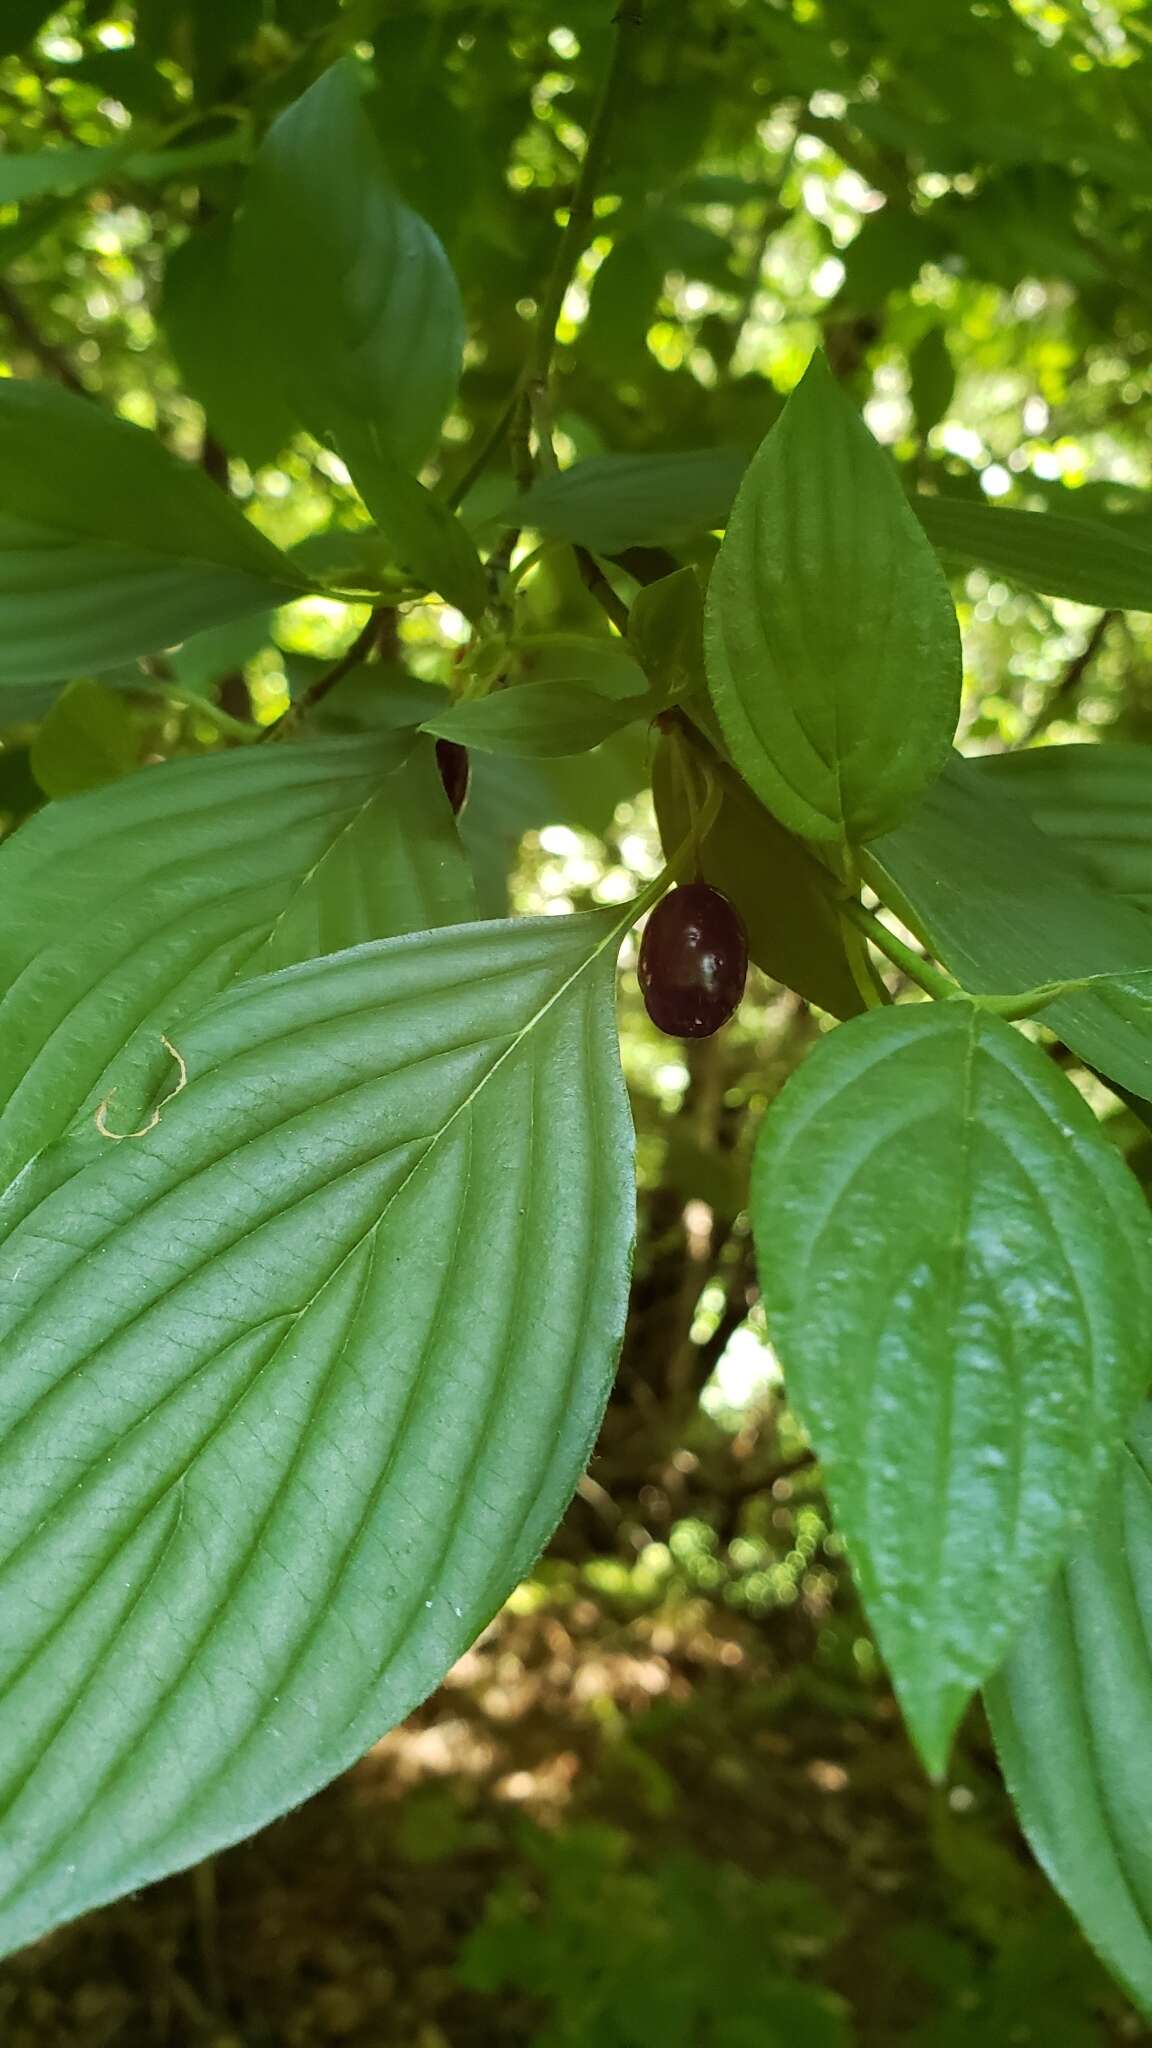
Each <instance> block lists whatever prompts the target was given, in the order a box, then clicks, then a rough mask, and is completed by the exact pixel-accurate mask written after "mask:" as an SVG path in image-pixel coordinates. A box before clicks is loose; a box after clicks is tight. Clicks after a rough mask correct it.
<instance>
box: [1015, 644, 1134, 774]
mask: <svg viewBox="0 0 1152 2048" xmlns="http://www.w3.org/2000/svg"><path fill="white" fill-rule="evenodd" d="M1119 617H1120V614H1119V612H1116V611H1109V612H1101V613H1100V616H1099V618H1098V619H1097V620H1096V623H1095V625H1094V626H1093V628H1092V631H1091V632H1090V633H1089V635H1088V638H1087V640H1086V641H1085V642H1084V645H1083V647H1082V648H1081V649H1080V652H1079V654H1077V655H1074V656H1073V658H1072V660H1071V661H1070V662H1069V663H1068V666H1067V668H1066V669H1065V670H1064V673H1063V675H1062V676H1061V677H1060V679H1059V681H1058V682H1057V683H1056V684H1055V686H1054V687H1053V689H1051V690H1050V691H1049V693H1048V695H1047V697H1046V698H1045V699H1044V702H1043V704H1042V705H1041V706H1040V709H1039V711H1038V712H1037V713H1036V716H1035V718H1033V719H1032V721H1031V723H1030V724H1029V725H1027V726H1026V727H1025V728H1024V731H1023V732H1022V733H1021V735H1020V738H1019V740H1018V741H1017V745H1018V746H1027V745H1028V743H1029V741H1031V740H1034V739H1036V738H1037V736H1038V735H1039V734H1040V733H1042V732H1046V731H1047V729H1048V727H1049V726H1050V725H1052V724H1053V723H1054V721H1055V720H1056V719H1057V718H1059V716H1060V714H1061V712H1062V711H1070V710H1071V708H1072V704H1073V701H1074V700H1075V697H1076V694H1077V691H1078V690H1079V688H1080V685H1081V683H1082V682H1083V681H1084V678H1085V676H1086V675H1087V673H1088V670H1089V669H1090V668H1091V666H1092V663H1093V662H1094V661H1095V659H1096V656H1097V655H1098V654H1099V652H1100V649H1101V647H1102V646H1103V644H1104V639H1105V636H1106V634H1107V632H1108V628H1109V626H1110V625H1111V624H1112V622H1113V620H1114V619H1118V618H1119Z"/></svg>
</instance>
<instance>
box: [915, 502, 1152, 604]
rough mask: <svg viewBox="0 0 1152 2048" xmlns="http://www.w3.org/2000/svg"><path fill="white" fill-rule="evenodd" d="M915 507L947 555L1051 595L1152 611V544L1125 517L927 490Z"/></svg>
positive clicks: (922, 522) (934, 544) (935, 543)
mask: <svg viewBox="0 0 1152 2048" xmlns="http://www.w3.org/2000/svg"><path fill="white" fill-rule="evenodd" d="M912 506H913V510H914V511H915V513H916V517H917V518H918V519H919V521H920V524H921V526H922V527H923V528H924V531H925V533H926V534H927V535H928V538H929V540H930V541H931V542H932V545H933V547H934V548H936V549H937V550H938V551H939V553H940V554H942V555H944V556H946V557H947V556H951V557H952V558H954V559H955V560H956V561H958V562H972V563H976V564H977V565H978V566H979V567H980V568H982V569H991V570H992V571H993V573H994V574H995V575H997V576H1006V577H1007V578H1008V580H1009V581H1010V582H1012V583H1021V584H1023V585H1024V587H1025V588H1026V589H1028V590H1039V591H1042V592H1043V593H1044V595H1045V596H1046V597H1068V598H1073V599H1075V600H1076V601H1077V602H1078V603H1079V604H1093V605H1100V606H1102V607H1103V608H1105V609H1109V610H1110V609H1116V610H1128V611H1145V612H1146V611H1152V546H1149V545H1148V544H1147V543H1146V542H1145V541H1142V540H1140V539H1139V538H1137V537H1135V536H1134V535H1133V534H1132V533H1131V532H1128V531H1126V530H1125V527H1124V523H1123V522H1122V521H1121V520H1112V521H1108V520H1104V519H1069V518H1066V517H1065V515H1064V514H1063V513H1062V512H1018V511H1015V510H1013V509H1012V508H1011V507H1010V506H1007V505H999V506H997V505H979V504H973V503H972V502H971V501H970V500H969V499H967V498H963V499H962V498H929V497H927V496H925V495H923V494H921V495H920V496H918V497H915V498H913V499H912Z"/></svg>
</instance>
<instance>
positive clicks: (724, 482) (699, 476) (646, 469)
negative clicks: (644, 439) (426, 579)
mask: <svg viewBox="0 0 1152 2048" xmlns="http://www.w3.org/2000/svg"><path fill="white" fill-rule="evenodd" d="M746 464H747V457H746V456H745V455H743V454H742V453H741V451H740V450H739V449H737V448H694V449H690V450H689V451H688V452H687V453H686V454H682V455H592V456H590V457H589V458H588V460H587V461H586V462H577V463H574V464H573V466H572V468H571V469H562V470H559V471H558V472H557V473H556V474H555V475H554V476H546V477H543V478H541V480H540V481H539V483H535V484H533V486H532V489H531V490H530V491H525V492H524V494H523V496H522V497H520V498H517V499H516V501H515V503H514V504H512V505H510V506H509V507H508V510H507V512H506V513H505V514H504V521H505V524H506V525H508V526H530V527H532V528H533V529H534V531H535V532H537V533H541V534H544V535H546V536H547V537H548V538H549V539H551V540H567V541H574V542H576V543H578V544H579V545H580V546H581V547H586V548H592V549H593V550H594V552H595V553H596V554H598V555H618V554H619V553H620V552H621V550H622V549H624V548H630V547H661V546H668V545H670V544H671V543H672V542H674V541H678V540H690V539H692V538H693V537H694V535H696V534H699V533H706V532H708V531H709V530H710V529H711V528H713V527H716V526H723V524H724V521H725V519H726V518H727V516H728V509H729V507H730V505H731V503H732V499H733V497H734V495H735V492H736V488H737V485H738V484H739V482H740V478H741V476H742V475H743V473H744V470H745V467H746Z"/></svg>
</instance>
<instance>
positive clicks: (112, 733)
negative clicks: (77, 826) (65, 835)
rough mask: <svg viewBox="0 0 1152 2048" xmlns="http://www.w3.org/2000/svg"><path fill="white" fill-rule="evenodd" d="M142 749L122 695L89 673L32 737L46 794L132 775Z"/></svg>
mask: <svg viewBox="0 0 1152 2048" xmlns="http://www.w3.org/2000/svg"><path fill="white" fill-rule="evenodd" d="M139 754H140V741H139V736H138V734H137V731H136V726H135V723H134V721H133V718H132V714H131V712H130V711H129V710H128V708H127V706H126V705H125V703H124V701H123V699H122V698H121V697H118V696H117V695H116V694H115V692H114V691H113V690H106V689H105V688H104V687H103V685H102V684H100V683H97V682H95V681H94V680H93V679H92V678H91V677H90V676H89V677H85V678H83V679H82V680H81V681H80V682H76V683H70V684H69V686H68V688H67V689H66V690H65V691H64V692H63V693H62V695H61V696H59V697H58V698H57V699H56V702H55V703H54V704H53V706H52V708H51V710H50V711H49V713H48V715H47V717H46V718H45V719H44V720H43V722H42V724H41V725H40V727H39V728H38V730H37V732H36V734H35V736H34V738H33V741H32V747H31V753H30V761H31V767H32V773H33V774H34V776H35V777H36V780H37V782H38V783H39V785H40V787H41V789H42V790H43V791H44V793H45V795H46V796H76V795H77V794H78V793H79V792H80V791H81V790H84V789H98V788H99V786H100V784H101V783H102V782H114V781H115V780H116V779H117V778H118V777H119V776H121V775H127V774H128V772H129V770H130V769H132V768H134V767H135V766H136V764H137V761H138V759H139ZM0 916H2V913H0Z"/></svg>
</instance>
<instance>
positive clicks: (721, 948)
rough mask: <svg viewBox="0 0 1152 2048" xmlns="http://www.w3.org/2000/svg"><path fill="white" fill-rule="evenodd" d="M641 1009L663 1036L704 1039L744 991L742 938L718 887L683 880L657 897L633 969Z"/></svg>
mask: <svg viewBox="0 0 1152 2048" xmlns="http://www.w3.org/2000/svg"><path fill="white" fill-rule="evenodd" d="M637 972H638V976H639V981H640V990H641V993H642V995H643V997H644V1007H645V1009H646V1010H647V1012H648V1015H649V1016H650V1017H651V1019H652V1022H653V1023H654V1024H655V1025H657V1026H658V1028H659V1029H660V1030H661V1031H665V1032H667V1034H668V1036H669V1038H710V1037H711V1036H712V1033H713V1032H714V1031H719V1029H720V1026H721V1024H726V1023H727V1021H728V1019H729V1017H730V1016H731V1015H732V1012H733V1010H734V1009H735V1008H736V1005H737V1003H738V1002H739V1001H740V998H741V996H742V995H743V993H744V979H745V976H746V975H747V972H748V939H747V936H746V934H745V931H744V926H743V924H742V922H741V920H740V917H739V915H738V914H737V912H736V911H735V910H734V909H733V907H732V905H731V904H730V903H729V901H728V898H727V897H726V896H723V895H721V893H720V891H719V889H713V888H712V887H711V886H710V885H709V883H707V882H687V883H685V885H684V887H683V888H682V889H671V890H669V892H668V894H667V896H664V897H662V898H661V900H660V902H659V903H658V904H657V905H656V908H655V910H654V911H653V912H652V915H651V917H650V918H649V919H648V923H647V925H646V926H645V930H644V937H643V939H642V940H641V942H640V963H639V967H638V970H637Z"/></svg>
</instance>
